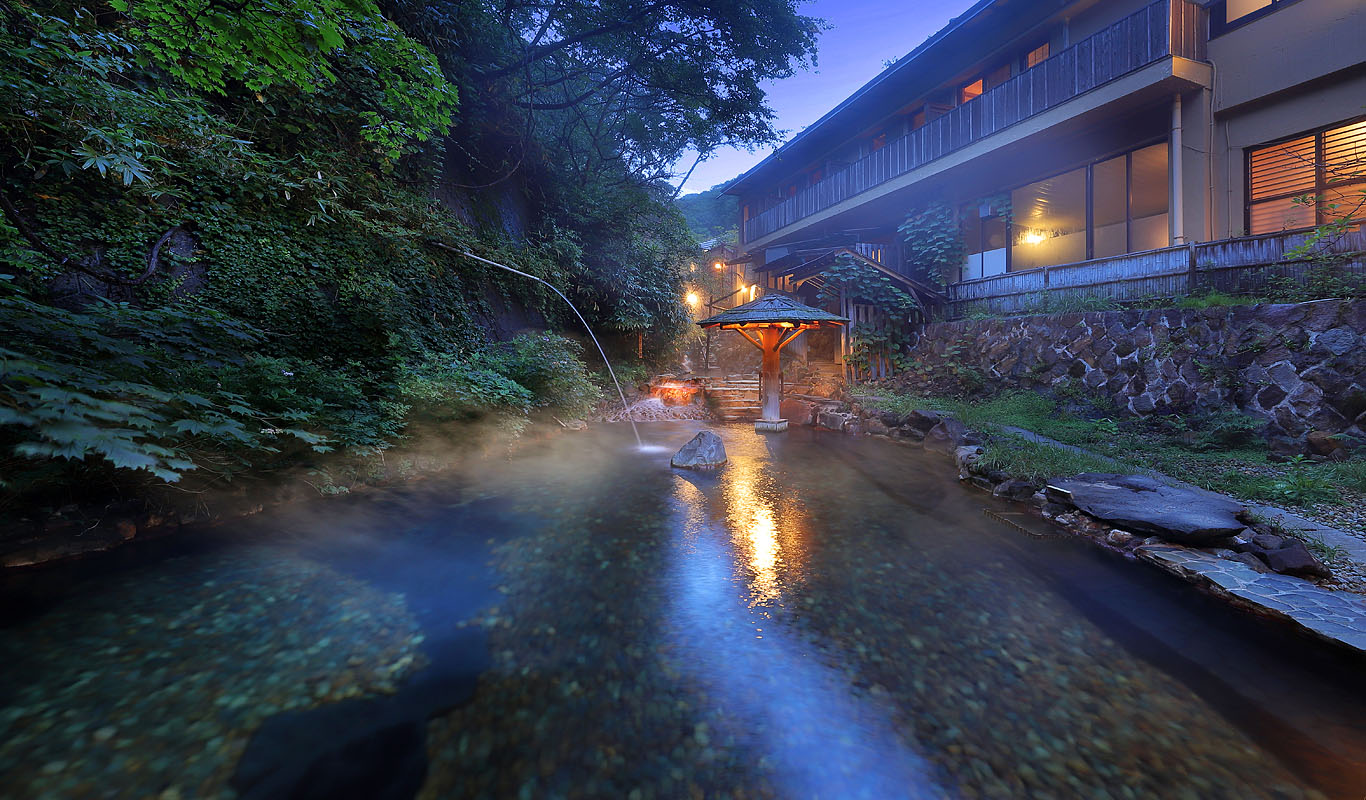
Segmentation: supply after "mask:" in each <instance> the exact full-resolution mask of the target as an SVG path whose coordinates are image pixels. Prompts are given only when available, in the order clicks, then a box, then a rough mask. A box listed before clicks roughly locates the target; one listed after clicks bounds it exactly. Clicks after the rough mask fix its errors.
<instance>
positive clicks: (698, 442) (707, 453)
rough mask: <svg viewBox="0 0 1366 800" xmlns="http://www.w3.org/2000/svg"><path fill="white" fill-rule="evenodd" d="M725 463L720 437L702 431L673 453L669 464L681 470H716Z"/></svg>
mask: <svg viewBox="0 0 1366 800" xmlns="http://www.w3.org/2000/svg"><path fill="white" fill-rule="evenodd" d="M725 463H726V446H725V445H724V444H722V442H721V437H720V436H717V435H716V434H714V433H712V432H711V431H702V432H700V433H698V434H697V435H696V436H694V437H693V438H692V440H691V441H689V442H688V443H687V444H685V445H683V446H682V447H680V448H679V449H678V452H677V453H674V457H673V458H671V459H670V460H669V464H670V465H671V466H674V467H680V468H682V469H702V470H706V469H716V468H717V467H719V466H721V465H722V464H725Z"/></svg>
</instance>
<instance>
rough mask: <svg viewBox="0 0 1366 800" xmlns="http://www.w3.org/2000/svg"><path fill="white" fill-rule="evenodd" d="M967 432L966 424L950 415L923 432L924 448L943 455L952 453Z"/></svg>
mask: <svg viewBox="0 0 1366 800" xmlns="http://www.w3.org/2000/svg"><path fill="white" fill-rule="evenodd" d="M967 432H968V429H967V426H966V425H964V424H963V423H961V422H959V421H958V420H956V419H954V418H952V417H945V418H944V419H943V420H942V421H940V422H939V423H937V424H936V425H935V426H934V427H932V428H930V429H929V430H928V431H926V433H925V449H926V450H931V451H933V452H936V453H943V454H945V455H949V454H952V453H953V452H954V451H956V450H957V449H958V448H959V446H960V445H962V444H963V443H964V442H963V439H964V438H965V437H966V435H967Z"/></svg>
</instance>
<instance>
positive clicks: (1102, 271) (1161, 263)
mask: <svg viewBox="0 0 1366 800" xmlns="http://www.w3.org/2000/svg"><path fill="white" fill-rule="evenodd" d="M1308 235H1309V234H1307V233H1292V234H1280V233H1277V234H1267V235H1264V236H1246V237H1242V238H1238V239H1224V240H1221V241H1217V242H1205V243H1200V244H1191V245H1182V246H1179V247H1167V248H1163V249H1161V250H1149V251H1147V252H1144V253H1130V254H1129V255H1123V256H1115V257H1113V258H1098V259H1095V260H1092V261H1083V262H1081V263H1077V264H1063V265H1060V266H1056V267H1045V268H1043V269H1033V270H1028V271H1024V272H1008V273H1005V274H1003V275H993V276H991V277H988V278H979V279H977V280H971V281H962V282H959V283H954V284H950V285H949V287H948V296H949V317H950V318H957V317H961V316H963V315H964V314H966V313H969V312H971V311H984V312H987V313H992V314H1018V313H1021V312H1023V311H1025V310H1026V309H1028V308H1029V307H1030V306H1031V305H1034V304H1037V303H1038V302H1039V301H1041V300H1042V299H1043V298H1044V297H1049V298H1052V299H1062V298H1068V297H1083V296H1085V297H1101V298H1106V299H1110V300H1114V301H1117V302H1126V301H1137V300H1144V299H1150V298H1157V297H1177V296H1181V295H1189V294H1193V293H1196V292H1200V291H1210V290H1215V291H1220V292H1224V293H1227V294H1257V293H1258V292H1262V291H1265V290H1266V289H1267V288H1268V287H1269V286H1270V285H1272V284H1271V282H1272V281H1273V280H1276V279H1288V280H1292V281H1305V280H1307V279H1308V278H1309V277H1310V276H1311V274H1312V270H1313V269H1314V264H1313V263H1312V262H1309V261H1304V260H1298V261H1287V260H1286V258H1285V254H1286V253H1287V252H1288V251H1290V250H1293V249H1294V248H1295V247H1297V246H1299V245H1300V244H1302V243H1303V242H1304V240H1305V239H1306V238H1307V237H1308ZM1329 249H1330V251H1331V252H1333V253H1339V254H1344V255H1348V256H1351V257H1352V258H1351V259H1349V261H1348V263H1347V264H1346V265H1345V266H1344V268H1343V269H1344V270H1346V271H1348V272H1352V273H1355V274H1361V275H1366V258H1364V257H1363V253H1366V230H1358V231H1356V232H1354V233H1349V234H1347V235H1346V236H1344V237H1343V238H1342V239H1340V240H1339V241H1337V242H1335V243H1334V244H1333V245H1332V247H1331V248H1329Z"/></svg>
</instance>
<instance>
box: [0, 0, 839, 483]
mask: <svg viewBox="0 0 1366 800" xmlns="http://www.w3.org/2000/svg"><path fill="white" fill-rule="evenodd" d="M795 5H796V3H795V0H751V1H750V2H743V3H735V4H721V5H715V4H696V3H692V2H687V1H686V0H662V1H661V2H656V3H650V4H640V3H634V2H630V0H606V1H605V2H587V0H564V1H563V2H557V3H554V4H551V5H549V6H547V5H544V4H540V3H532V2H517V1H516V0H513V1H510V2H505V3H503V2H500V3H494V2H484V1H482V0H445V1H444V2H443V1H441V0H437V2H418V1H417V0H384V1H383V2H376V0H246V2H233V3H228V2H222V0H106V1H105V2H91V3H80V2H63V1H62V0H58V1H57V2H41V3H39V2H33V3H25V2H9V3H7V4H5V6H4V9H3V11H0V14H2V15H3V16H2V17H0V210H3V218H2V219H0V258H2V259H3V261H4V267H3V269H0V272H2V273H3V275H0V359H2V360H3V361H2V365H0V508H4V507H6V506H8V507H10V508H11V509H12V508H14V507H16V506H18V505H22V504H23V503H30V504H31V503H33V502H37V501H42V502H44V503H50V504H55V503H60V502H62V501H64V500H66V499H67V498H68V496H69V495H71V494H72V492H73V489H72V487H76V486H79V487H82V489H81V490H82V491H90V490H91V488H92V487H112V488H113V489H114V490H117V491H126V490H127V489H128V487H129V486H134V487H135V486H137V485H145V484H147V483H152V482H163V481H171V482H174V481H182V485H184V484H185V483H186V482H191V483H194V484H195V485H205V484H214V483H221V482H223V481H225V480H229V479H231V478H232V477H233V476H234V475H236V474H239V473H241V472H242V471H251V470H257V471H259V470H262V469H273V468H277V467H279V466H281V465H288V464H293V463H298V462H300V461H301V460H305V459H309V458H313V457H314V454H315V453H316V452H325V451H329V450H351V451H356V450H357V449H359V450H362V451H364V450H370V451H373V450H376V449H382V448H385V447H388V446H390V445H391V444H393V443H394V442H396V441H398V440H399V439H400V438H401V437H403V436H404V435H405V433H406V432H408V431H411V430H412V425H413V423H414V422H415V421H418V420H434V421H446V420H455V419H466V418H471V417H477V416H482V415H488V414H490V413H494V414H504V415H508V416H510V417H511V418H516V417H520V416H523V415H525V414H526V413H527V412H528V411H529V410H531V409H534V408H537V407H547V406H562V407H568V408H569V409H570V410H571V411H573V410H582V409H583V408H584V407H585V406H586V405H587V404H589V403H590V402H591V401H592V400H593V398H594V396H595V393H596V391H597V389H596V387H595V386H594V385H593V384H592V383H591V382H590V381H589V378H588V375H587V373H586V371H585V368H584V365H583V362H582V361H581V360H580V359H579V358H578V356H577V354H576V352H575V347H574V345H573V344H572V343H571V342H568V341H566V340H564V339H562V338H560V337H558V336H554V335H542V336H531V337H522V338H520V339H518V340H515V341H512V342H496V341H493V337H492V336H491V335H490V333H489V325H488V321H489V319H490V318H491V316H492V314H493V313H494V310H495V309H493V308H491V305H498V304H499V303H498V302H497V301H498V298H499V297H502V298H505V301H506V303H507V304H509V305H513V306H516V307H518V308H523V309H526V310H527V311H529V312H531V313H532V314H534V315H540V316H541V317H543V318H544V319H546V320H548V321H549V322H550V323H551V325H552V327H554V326H557V325H564V326H568V325H569V320H570V319H571V318H570V317H569V316H568V315H567V314H566V313H565V310H564V309H562V308H560V307H559V306H558V305H557V304H556V303H557V302H558V301H553V297H552V296H551V295H549V293H548V292H545V291H542V290H541V289H539V288H538V287H537V286H536V285H534V284H532V283H530V282H518V281H519V280H520V279H516V278H514V277H513V276H509V275H507V274H506V273H502V272H497V271H495V270H493V269H492V268H487V267H484V266H481V265H480V264H479V263H477V262H474V261H472V260H470V259H466V258H462V257H461V256H459V255H458V253H457V252H453V251H451V250H448V249H442V248H440V247H437V246H435V244H434V243H442V244H445V245H448V246H450V247H453V248H455V250H457V251H458V250H460V249H463V248H468V249H470V250H472V251H474V252H476V253H479V254H481V255H483V256H486V257H489V258H493V259H496V260H501V261H505V262H506V263H511V264H514V265H515V266H517V267H518V268H520V269H523V270H526V271H529V272H531V273H533V274H536V275H539V276H542V277H544V278H546V279H547V280H550V281H551V282H553V283H555V284H556V285H558V286H561V287H564V289H565V291H566V292H567V293H568V294H569V295H570V297H572V298H573V299H574V301H575V302H576V303H578V304H579V305H580V307H581V308H582V309H584V311H585V314H587V315H588V316H589V320H590V322H591V323H592V324H593V325H595V326H596V327H598V328H600V329H603V330H607V331H622V332H626V331H641V332H644V333H645V334H646V335H647V337H648V339H647V341H648V342H649V343H650V346H651V347H652V348H655V349H656V350H658V349H660V348H664V347H666V346H667V344H668V340H669V339H670V338H671V337H672V336H673V335H675V334H676V333H677V332H678V331H679V330H680V329H681V328H682V327H683V326H685V324H686V315H685V312H684V309H683V308H682V307H681V305H680V303H679V295H680V289H679V286H680V280H681V270H682V269H684V268H685V267H684V265H685V263H686V259H687V257H688V255H689V251H690V249H691V248H692V246H693V242H692V237H691V236H690V235H689V232H688V230H687V227H686V225H685V224H684V221H683V219H682V217H681V215H680V214H679V213H678V211H677V210H676V209H675V208H674V207H673V206H672V205H671V203H670V202H669V201H670V199H671V194H672V192H671V188H670V187H669V186H668V184H667V183H666V179H667V178H668V177H669V176H670V169H671V165H672V164H673V163H674V162H675V161H676V160H677V159H678V157H679V154H680V153H682V152H684V151H685V150H688V149H695V150H702V151H708V150H710V149H711V148H714V147H716V146H718V145H720V144H721V143H723V142H727V141H739V142H751V143H752V142H763V141H767V140H770V139H772V138H773V130H772V127H771V125H770V116H771V115H770V112H769V111H768V109H767V107H766V106H765V103H764V97H763V93H762V91H761V90H760V89H759V88H758V85H759V83H760V82H761V81H763V80H767V79H770V78H773V77H782V76H785V75H787V74H790V73H791V71H792V70H793V69H794V68H796V67H797V66H799V65H801V64H802V63H803V62H804V61H806V60H808V59H809V58H810V57H811V52H812V47H813V35H814V34H813V31H814V29H815V27H814V25H813V23H812V21H811V20H808V19H805V18H802V17H800V16H799V15H797V14H796V13H795V10H794V8H795ZM509 209H511V211H509Z"/></svg>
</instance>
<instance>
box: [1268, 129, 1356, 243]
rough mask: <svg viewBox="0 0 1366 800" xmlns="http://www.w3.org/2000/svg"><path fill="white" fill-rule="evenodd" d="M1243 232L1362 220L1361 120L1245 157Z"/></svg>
mask: <svg viewBox="0 0 1366 800" xmlns="http://www.w3.org/2000/svg"><path fill="white" fill-rule="evenodd" d="M1247 164H1248V167H1247V168H1248V182H1247V183H1248V198H1247V232H1248V233H1249V234H1254V235H1255V234H1260V233H1275V232H1276V231H1283V230H1294V229H1296V228H1310V227H1313V226H1315V225H1322V224H1324V223H1327V222H1331V221H1333V220H1337V219H1359V218H1361V217H1366V195H1363V192H1366V121H1361V122H1354V123H1350V124H1348V125H1340V126H1338V127H1336V128H1331V129H1329V130H1326V131H1320V132H1319V133H1314V134H1309V135H1306V136H1300V137H1297V138H1294V139H1290V140H1287V141H1284V142H1277V143H1276V144H1271V145H1266V146H1264V147H1258V148H1255V149H1253V150H1251V151H1249V153H1248V159H1247Z"/></svg>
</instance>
